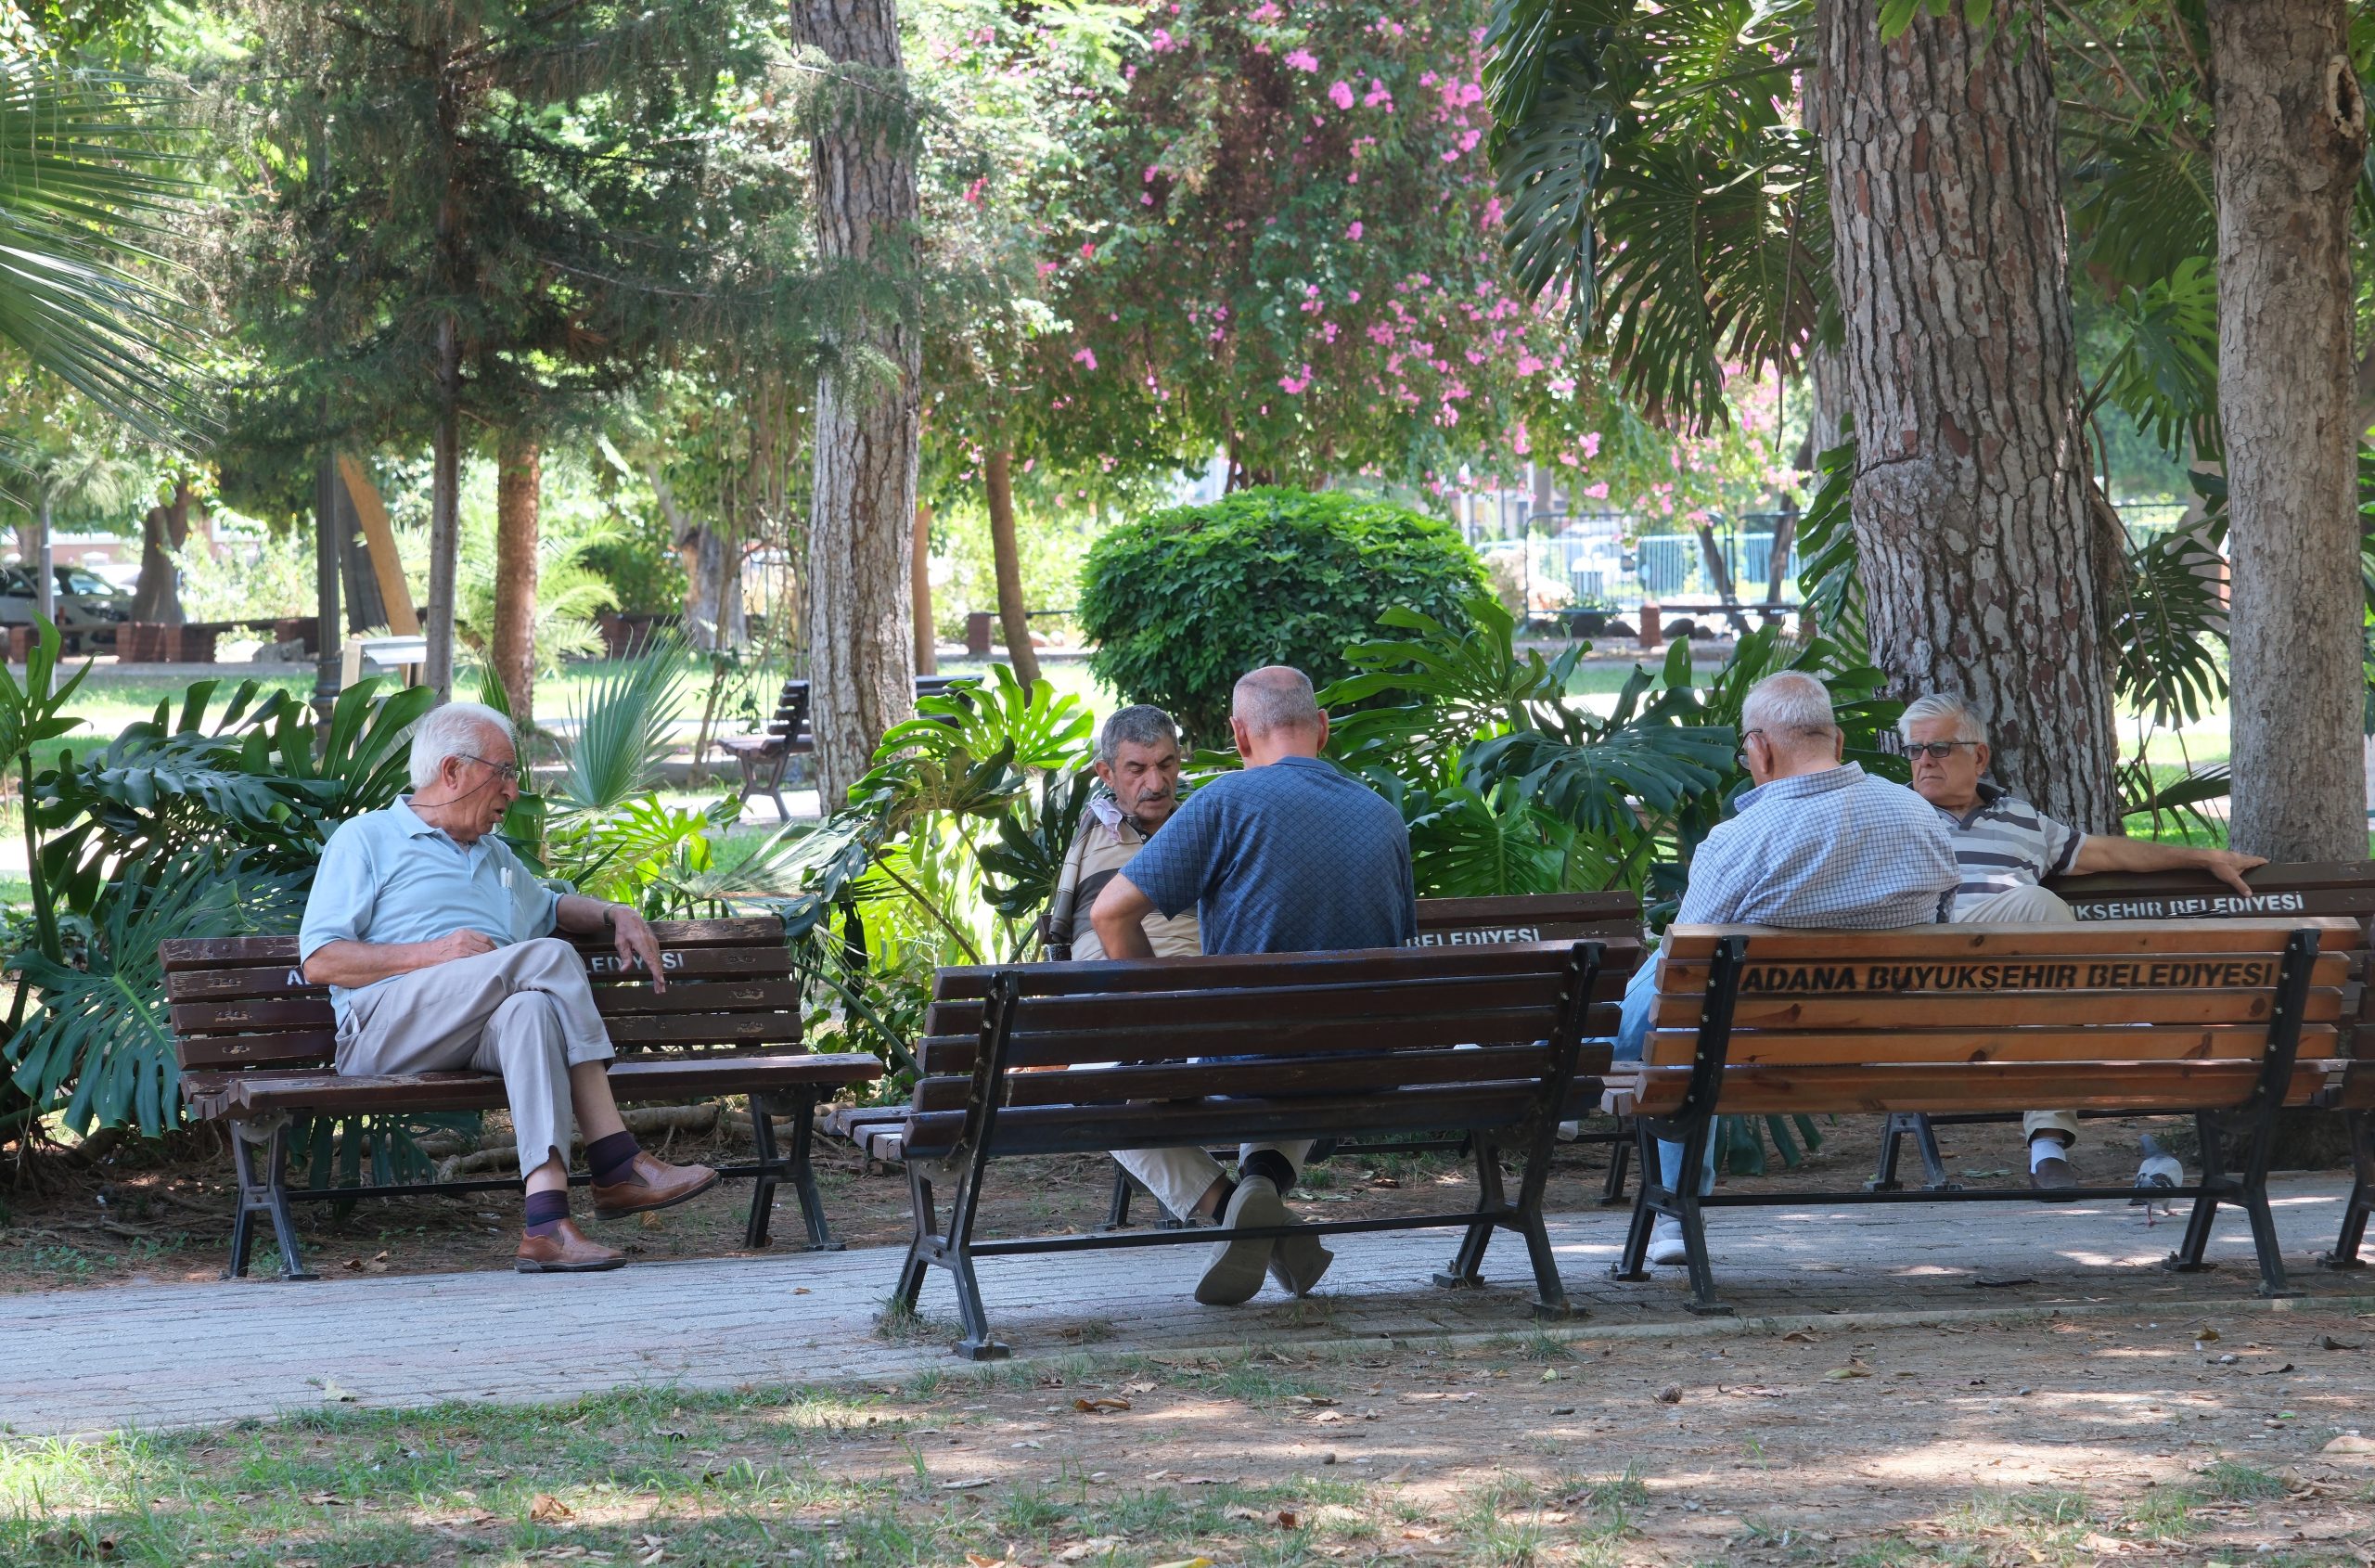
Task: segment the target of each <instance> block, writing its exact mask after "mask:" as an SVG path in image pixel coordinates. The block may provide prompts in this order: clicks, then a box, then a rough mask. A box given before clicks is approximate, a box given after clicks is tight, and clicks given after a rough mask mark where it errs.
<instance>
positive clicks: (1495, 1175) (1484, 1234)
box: [1434, 1134, 1509, 1290]
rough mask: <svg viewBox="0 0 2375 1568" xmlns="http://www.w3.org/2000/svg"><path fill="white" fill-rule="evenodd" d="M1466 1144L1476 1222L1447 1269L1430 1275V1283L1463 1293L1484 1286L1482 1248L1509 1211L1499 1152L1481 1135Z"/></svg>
mask: <svg viewBox="0 0 2375 1568" xmlns="http://www.w3.org/2000/svg"><path fill="white" fill-rule="evenodd" d="M1470 1146H1471V1147H1472V1148H1473V1149H1474V1150H1475V1151H1476V1222H1475V1223H1474V1224H1473V1225H1470V1227H1468V1228H1467V1229H1466V1230H1465V1231H1463V1232H1462V1233H1461V1234H1460V1238H1459V1247H1458V1249H1457V1251H1456V1252H1454V1253H1452V1255H1451V1266H1450V1267H1448V1268H1445V1269H1443V1270H1441V1271H1439V1272H1438V1273H1437V1274H1436V1275H1435V1276H1434V1282H1435V1283H1436V1284H1438V1285H1441V1286H1443V1287H1444V1289H1445V1290H1467V1289H1470V1288H1473V1287H1475V1286H1478V1285H1482V1284H1483V1283H1484V1249H1485V1248H1487V1247H1489V1246H1491V1245H1492V1244H1493V1232H1494V1230H1495V1229H1496V1227H1497V1226H1498V1224H1499V1222H1500V1220H1501V1219H1502V1218H1503V1217H1505V1216H1506V1215H1508V1212H1509V1201H1508V1194H1507V1192H1506V1191H1505V1190H1504V1189H1503V1187H1502V1182H1501V1155H1500V1150H1497V1149H1496V1148H1494V1146H1493V1140H1492V1139H1491V1138H1489V1137H1484V1136H1483V1135H1481V1134H1479V1135H1476V1136H1473V1137H1471V1138H1470Z"/></svg>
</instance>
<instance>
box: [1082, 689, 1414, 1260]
mask: <svg viewBox="0 0 2375 1568" xmlns="http://www.w3.org/2000/svg"><path fill="white" fill-rule="evenodd" d="M1229 707H1230V712H1229V728H1230V729H1231V730H1232V731H1233V732H1234V733H1235V735H1236V738H1237V751H1238V754H1239V756H1240V757H1242V758H1243V759H1244V761H1245V767H1244V770H1243V771H1242V772H1239V773H1227V774H1223V775H1222V776H1221V777H1220V778H1215V779H1213V780H1212V781H1211V782H1210V783H1208V784H1206V785H1204V786H1203V788H1201V789H1200V790H1197V791H1196V792H1195V793H1194V794H1193V795H1191V796H1189V797H1188V799H1187V803H1186V804H1185V805H1183V806H1181V807H1180V808H1179V809H1178V810H1177V811H1176V812H1175V813H1173V814H1172V817H1171V820H1170V821H1169V822H1168V823H1166V824H1165V825H1164V827H1163V829H1162V832H1160V833H1158V834H1156V835H1155V836H1154V837H1153V838H1151V839H1149V841H1148V842H1147V846H1146V848H1144V849H1142V850H1140V851H1139V852H1138V853H1137V855H1136V858H1134V859H1133V860H1131V862H1130V864H1129V866H1128V867H1127V868H1125V869H1123V871H1121V872H1119V873H1117V874H1116V875H1115V876H1114V878H1113V880H1111V881H1110V882H1108V883H1106V884H1105V891H1104V892H1103V893H1099V894H1098V897H1097V903H1096V906H1094V907H1093V908H1092V909H1090V911H1089V921H1090V923H1091V924H1092V925H1093V926H1095V927H1096V930H1097V935H1098V942H1099V944H1100V945H1102V946H1103V947H1104V949H1105V952H1106V954H1107V956H1108V957H1110V958H1152V957H1153V956H1154V949H1153V948H1152V947H1151V946H1150V945H1149V943H1148V941H1147V933H1146V930H1145V926H1144V922H1145V919H1146V918H1147V917H1148V916H1149V915H1150V914H1161V915H1162V916H1165V917H1170V916H1175V915H1178V914H1180V913H1182V912H1183V911H1185V910H1187V909H1193V910H1195V911H1196V922H1197V925H1198V927H1199V929H1200V931H1201V932H1202V933H1203V940H1204V951H1205V952H1207V953H1316V952H1329V951H1336V950H1342V949H1349V948H1357V947H1399V946H1401V945H1403V944H1404V943H1405V942H1407V941H1408V940H1409V939H1410V938H1411V937H1413V936H1416V935H1417V934H1418V931H1419V909H1418V904H1417V902H1416V900H1415V898H1414V897H1413V895H1412V883H1411V875H1410V834H1409V830H1408V829H1406V828H1405V827H1404V826H1403V823H1402V814H1401V813H1400V812H1398V811H1396V810H1394V809H1393V806H1392V805H1391V804H1390V803H1387V801H1386V800H1385V798H1384V797H1383V796H1381V795H1380V794H1379V793H1378V792H1377V791H1376V790H1371V789H1369V788H1368V787H1367V785H1365V784H1361V783H1359V782H1357V781H1355V780H1354V779H1352V778H1346V777H1345V776H1344V775H1343V774H1342V773H1340V772H1338V771H1337V770H1336V768H1335V767H1334V766H1332V765H1329V764H1328V763H1326V762H1323V761H1321V760H1320V756H1319V753H1320V752H1321V750H1322V749H1323V748H1324V747H1325V746H1326V745H1327V744H1328V715H1327V714H1326V713H1322V712H1321V711H1320V708H1319V703H1318V701H1317V700H1316V698H1314V696H1313V695H1312V689H1311V679H1310V677H1309V676H1307V675H1304V674H1303V672H1302V671H1301V670H1291V669H1289V668H1287V667H1286V666H1285V665H1283V664H1273V665H1270V666H1267V667H1266V668H1264V669H1259V670H1255V671H1254V672H1252V674H1251V675H1246V676H1245V677H1243V678H1242V679H1240V680H1239V682H1238V683H1237V689H1236V691H1235V692H1234V693H1233V694H1232V697H1231V701H1230V705H1229ZM1310 1152H1311V1142H1310V1140H1309V1139H1307V1138H1291V1139H1287V1140H1283V1141H1279V1142H1272V1143H1249V1144H1247V1145H1246V1146H1245V1147H1244V1148H1242V1149H1240V1150H1239V1151H1238V1163H1237V1169H1238V1179H1237V1181H1236V1183H1235V1184H1234V1185H1233V1186H1232V1185H1231V1184H1230V1182H1229V1180H1228V1178H1227V1176H1226V1174H1224V1173H1223V1171H1222V1170H1221V1167H1220V1164H1219V1163H1218V1162H1217V1161H1215V1160H1214V1159H1213V1157H1212V1156H1211V1155H1210V1154H1207V1153H1206V1152H1204V1150H1200V1149H1124V1150H1115V1151H1114V1154H1113V1158H1114V1159H1116V1160H1118V1161H1120V1162H1121V1163H1122V1164H1123V1166H1124V1167H1125V1168H1127V1169H1128V1170H1129V1171H1130V1173H1131V1174H1132V1175H1134V1176H1137V1177H1138V1179H1139V1180H1141V1181H1143V1182H1145V1183H1146V1184H1147V1188H1148V1189H1149V1191H1151V1192H1153V1193H1154V1195H1155V1197H1156V1198H1157V1199H1158V1200H1159V1201H1160V1202H1162V1206H1163V1207H1164V1208H1166V1209H1168V1210H1170V1211H1171V1212H1172V1213H1173V1214H1174V1215H1178V1216H1179V1217H1180V1218H1181V1219H1211V1218H1212V1217H1213V1216H1214V1215H1219V1216H1220V1218H1221V1223H1222V1224H1224V1225H1228V1226H1276V1225H1292V1224H1294V1223H1295V1218H1294V1215H1292V1214H1290V1213H1289V1212H1288V1209H1287V1206H1286V1203H1285V1202H1284V1201H1283V1200H1284V1199H1285V1196H1286V1194H1287V1193H1288V1192H1289V1191H1290V1190H1291V1189H1293V1187H1294V1184H1295V1171H1296V1168H1297V1167H1298V1166H1300V1165H1301V1164H1302V1163H1303V1157H1304V1156H1305V1155H1307V1154H1309V1153H1310ZM1333 1260H1334V1254H1333V1253H1329V1250H1328V1249H1327V1248H1325V1247H1323V1246H1321V1245H1320V1244H1319V1240H1318V1239H1317V1238H1316V1237H1310V1236H1303V1237H1289V1238H1287V1239H1286V1240H1281V1241H1278V1242H1276V1243H1275V1244H1274V1243H1272V1242H1270V1241H1266V1240H1239V1241H1222V1242H1219V1243H1217V1244H1215V1245H1214V1247H1213V1255H1212V1260H1211V1262H1210V1263H1208V1264H1207V1265H1206V1266H1205V1269H1204V1274H1203V1278H1202V1279H1200V1280H1199V1281H1198V1283H1197V1286H1196V1299H1197V1300H1198V1301H1200V1302H1203V1303H1204V1304H1206V1305H1214V1306H1235V1305H1239V1303H1241V1302H1246V1301H1250V1300H1252V1297H1253V1295H1254V1293H1255V1292H1258V1291H1260V1290H1261V1289H1262V1279H1263V1276H1264V1275H1265V1273H1267V1274H1268V1275H1270V1276H1272V1277H1273V1278H1275V1279H1277V1281H1278V1283H1279V1285H1280V1286H1282V1287H1283V1288H1285V1289H1286V1290H1287V1291H1289V1292H1292V1293H1293V1294H1295V1295H1303V1294H1306V1293H1307V1292H1309V1291H1310V1290H1311V1288H1312V1286H1314V1285H1315V1284H1317V1283H1318V1282H1319V1277H1320V1275H1321V1274H1323V1273H1325V1272H1326V1271H1327V1268H1328V1266H1329V1263H1330V1262H1332V1261H1333Z"/></svg>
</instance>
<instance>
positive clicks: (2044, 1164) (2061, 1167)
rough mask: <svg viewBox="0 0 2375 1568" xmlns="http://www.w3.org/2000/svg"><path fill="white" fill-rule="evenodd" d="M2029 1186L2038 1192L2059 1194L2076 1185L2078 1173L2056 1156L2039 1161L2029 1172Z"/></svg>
mask: <svg viewBox="0 0 2375 1568" xmlns="http://www.w3.org/2000/svg"><path fill="white" fill-rule="evenodd" d="M2029 1185H2030V1186H2031V1187H2034V1188H2035V1189H2037V1190H2038V1191H2040V1192H2060V1191H2062V1190H2064V1189H2068V1188H2073V1187H2075V1186H2077V1185H2078V1173H2077V1172H2075V1171H2073V1170H2072V1169H2071V1168H2070V1162H2069V1161H2067V1160H2064V1159H2062V1158H2061V1157H2060V1155H2058V1154H2050V1155H2048V1156H2047V1157H2046V1158H2044V1159H2042V1160H2039V1161H2038V1162H2037V1163H2036V1164H2035V1166H2034V1167H2032V1168H2031V1170H2030V1171H2029Z"/></svg>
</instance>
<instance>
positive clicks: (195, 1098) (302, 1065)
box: [160, 916, 882, 1279]
mask: <svg viewBox="0 0 2375 1568" xmlns="http://www.w3.org/2000/svg"><path fill="white" fill-rule="evenodd" d="M652 932H653V934H654V935H655V936H657V937H658V938H659V940H660V945H661V949H662V967H663V968H664V969H665V970H666V972H667V975H668V989H667V991H666V992H664V993H662V992H657V991H654V990H653V989H652V988H651V986H650V985H649V983H648V982H647V981H646V980H645V979H644V978H643V975H642V972H641V970H640V966H637V967H636V968H635V969H629V968H628V967H627V966H625V965H623V964H622V963H621V962H620V959H619V957H618V952H617V949H616V947H615V946H614V945H612V943H611V942H610V939H609V938H608V937H607V936H602V937H577V938H573V939H569V940H573V941H574V943H575V945H576V946H577V949H578V951H580V952H581V953H583V954H584V955H585V967H586V970H587V973H588V977H589V978H590V979H591V980H592V981H593V982H594V999H595V1005H596V1006H597V1008H599V1009H601V1012H602V1016H603V1018H604V1019H605V1020H606V1021H607V1022H608V1025H609V1028H610V1040H611V1043H612V1044H613V1045H614V1046H615V1047H617V1048H618V1059H617V1060H615V1061H613V1062H612V1063H611V1066H610V1087H611V1091H612V1092H613V1093H614V1094H616V1095H617V1097H618V1098H619V1099H621V1100H622V1101H648V1100H668V1099H708V1098H710V1097H712V1096H719V1095H747V1096H749V1097H750V1101H751V1136H752V1140H753V1142H754V1143H755V1144H756V1156H757V1157H756V1159H755V1160H754V1161H753V1162H752V1163H750V1164H746V1165H733V1166H728V1167H726V1168H725V1171H724V1174H725V1175H726V1176H748V1177H750V1178H751V1181H752V1183H753V1189H752V1191H751V1217H750V1223H749V1225H748V1227H746V1230H745V1233H744V1239H745V1241H746V1243H747V1244H748V1245H750V1246H752V1247H762V1246H764V1245H766V1242H767V1230H768V1217H769V1214H770V1212H771V1211H772V1210H773V1209H774V1207H775V1194H776V1187H777V1183H779V1182H790V1184H791V1188H792V1190H793V1191H794V1192H795V1193H796V1194H798V1196H799V1199H800V1209H801V1215H802V1218H803V1219H804V1220H805V1221H806V1223H807V1228H808V1244H809V1246H810V1247H811V1248H831V1247H834V1246H835V1245H836V1244H835V1243H834V1241H833V1240H832V1236H831V1233H830V1232H829V1231H828V1229H827V1227H826V1224H825V1210H824V1205H823V1203H822V1202H821V1200H820V1198H819V1196H818V1194H817V1190H816V1179H815V1173H814V1171H813V1170H812V1169H811V1166H810V1163H809V1150H810V1143H811V1137H812V1133H811V1126H810V1124H811V1121H812V1119H813V1115H814V1110H815V1105H816V1102H817V1101H818V1100H819V1099H830V1098H831V1097H832V1095H833V1094H834V1093H835V1092H836V1091H838V1090H840V1089H841V1088H844V1087H846V1086H851V1085H854V1084H863V1083H867V1082H870V1081H871V1080H873V1079H875V1078H878V1077H879V1076H881V1073H882V1064H881V1063H880V1062H879V1061H878V1060H875V1059H874V1058H873V1057H871V1056H817V1055H813V1054H810V1053H809V1052H807V1051H806V1050H804V1049H802V1047H801V1030H800V984H799V982H798V981H796V980H795V979H793V978H792V975H791V955H790V951H789V950H788V949H787V948H786V947H785V945H784V938H783V925H782V922H781V921H779V920H777V919H776V918H775V917H773V916H765V917H762V918H758V919H727V920H661V921H659V922H656V923H655V924H654V925H653V927H652ZM160 957H161V958H162V959H163V962H164V969H165V996H166V998H167V999H168V1000H169V1001H170V1002H171V1004H172V1016H173V1046H174V1050H175V1053H176V1055H177V1056H178V1058H179V1059H180V1062H181V1070H182V1071H181V1082H182V1093H183V1095H184V1097H185V1098H186V1100H187V1101H188V1104H189V1108H190V1112H191V1113H192V1115H194V1116H195V1117H197V1118H198V1119H199V1120H202V1121H221V1122H226V1123H228V1124H229V1125H230V1129H231V1134H232V1137H231V1152H232V1160H233V1163H234V1165H235V1167H236V1169H237V1172H238V1183H239V1197H238V1205H239V1206H238V1217H237V1219H236V1221H235V1222H234V1225H233V1228H232V1232H231V1264H230V1267H229V1268H228V1269H227V1270H226V1271H225V1272H226V1275H227V1277H229V1278H233V1279H236V1278H238V1277H240V1276H242V1275H244V1274H245V1273H246V1272H247V1269H248V1255H249V1252H250V1248H251V1247H252V1246H253V1244H254V1240H255V1220H256V1218H257V1216H258V1215H262V1216H263V1217H264V1218H265V1219H266V1220H268V1221H269V1222H270V1223H271V1226H272V1228H273V1234H274V1236H275V1238H276V1240H278V1242H279V1245H280V1266H281V1274H282V1277H283V1278H285V1279H313V1278H314V1276H313V1275H311V1274H308V1273H306V1272H305V1269H304V1266H303V1263H302V1260H301V1256H300V1253H299V1252H298V1246H297V1231H296V1226H295V1224H294V1221H293V1218H292V1216H291V1213H290V1207H289V1206H290V1204H291V1202H295V1201H303V1200H323V1199H327V1200H332V1201H336V1202H349V1201H352V1200H354V1199H358V1198H391V1197H401V1196H409V1195H412V1194H416V1193H423V1192H478V1191H486V1190H491V1189H503V1188H516V1187H517V1186H518V1185H519V1181H520V1178H519V1177H517V1176H513V1177H507V1178H494V1179H489V1180H470V1181H423V1182H405V1183H399V1184H393V1185H381V1186H345V1187H332V1186H327V1185H324V1184H322V1183H320V1182H319V1181H318V1180H317V1181H316V1183H315V1185H313V1186H309V1187H304V1188H292V1187H290V1186H289V1182H288V1156H289V1124H290V1120H291V1118H292V1117H296V1116H317V1117H318V1116H333V1117H342V1116H351V1115H357V1114H370V1115H375V1116H390V1117H396V1118H401V1117H404V1116H405V1115H408V1114H416V1113H424V1112H452V1111H485V1110H491V1109H494V1108H498V1107H500V1106H502V1105H503V1104H504V1103H505V1099H504V1093H503V1080H502V1079H501V1078H499V1077H497V1076H495V1075H494V1074H493V1073H465V1072H456V1073H408V1074H401V1075H387V1076H376V1077H361V1076H357V1077H347V1076H343V1075H341V1074H340V1073H338V1072H337V1070H336V1069H335V1068H334V1067H333V1066H331V1060H332V1055H333V1048H334V1043H335V1038H336V1029H337V1024H336V1022H335V1021H334V1019H333V1018H332V1016H331V1012H330V999H329V993H328V991H327V989H326V988H325V987H322V986H319V985H309V984H307V983H305V980H304V978H303V976H302V974H300V973H299V972H298V969H297V939H296V938H295V937H293V936H259V937H228V938H216V939H183V940H176V941H171V942H166V943H164V944H162V945H161V946H160ZM785 1113H789V1115H790V1140H791V1147H790V1150H789V1151H786V1150H781V1149H779V1148H778V1146H777V1142H776V1134H775V1126H774V1123H773V1121H772V1120H771V1117H772V1116H774V1115H780V1114H785ZM570 1179H571V1182H573V1183H584V1182H586V1181H589V1180H590V1179H591V1177H590V1176H586V1175H584V1174H583V1173H579V1174H575V1175H572V1176H571V1178H570Z"/></svg>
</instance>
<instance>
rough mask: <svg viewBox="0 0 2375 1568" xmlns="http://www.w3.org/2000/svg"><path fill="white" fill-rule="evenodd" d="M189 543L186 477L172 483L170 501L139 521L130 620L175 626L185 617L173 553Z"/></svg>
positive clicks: (179, 578) (179, 573) (151, 509)
mask: <svg viewBox="0 0 2375 1568" xmlns="http://www.w3.org/2000/svg"><path fill="white" fill-rule="evenodd" d="M188 542H189V476H188V475H187V474H184V475H181V476H180V477H178V478H176V479H175V480H174V481H173V499H172V500H171V501H170V502H168V503H166V504H165V505H164V506H161V507H151V508H148V514H147V515H146V516H145V517H143V518H142V519H141V520H140V580H139V582H137V583H135V585H133V589H132V618H133V619H134V620H135V621H146V622H148V623H151V624H155V625H164V626H178V625H180V624H181V623H183V622H184V621H186V620H187V619H188V616H187V615H186V614H185V613H184V611H183V610H182V585H181V577H182V574H181V568H179V567H177V566H175V565H174V564H173V551H175V550H178V549H180V548H181V547H182V546H184V545H185V544H187V543H188Z"/></svg>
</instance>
